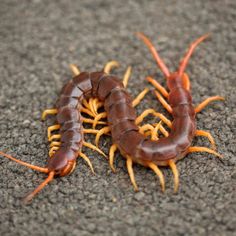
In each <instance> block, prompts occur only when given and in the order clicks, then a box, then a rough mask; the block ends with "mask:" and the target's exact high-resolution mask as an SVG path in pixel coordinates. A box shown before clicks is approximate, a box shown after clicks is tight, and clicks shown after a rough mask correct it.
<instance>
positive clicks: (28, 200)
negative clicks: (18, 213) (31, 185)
mask: <svg viewBox="0 0 236 236" xmlns="http://www.w3.org/2000/svg"><path fill="white" fill-rule="evenodd" d="M54 175H55V172H54V171H50V172H49V174H48V177H47V178H46V179H45V180H44V181H43V182H42V183H41V184H40V185H39V186H38V187H37V188H36V189H35V190H34V191H33V192H32V193H30V194H28V195H27V196H26V197H25V198H24V199H23V202H24V203H28V202H30V201H31V200H32V199H33V197H34V196H35V195H36V194H37V193H38V192H40V191H41V190H42V189H43V188H44V187H45V186H46V185H47V184H48V183H49V182H51V181H52V180H53V178H54Z"/></svg>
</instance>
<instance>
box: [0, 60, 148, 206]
mask: <svg viewBox="0 0 236 236" xmlns="http://www.w3.org/2000/svg"><path fill="white" fill-rule="evenodd" d="M118 65H119V64H118V62H117V61H110V62H108V63H107V64H106V65H105V67H104V69H103V70H102V71H99V72H91V73H90V72H81V73H80V70H79V68H78V67H77V66H75V65H74V64H71V65H70V67H71V70H72V71H73V73H74V77H73V78H72V79H71V80H70V81H69V82H68V83H67V84H66V85H65V86H64V87H63V89H62V91H61V95H60V97H59V99H58V101H57V103H56V106H55V107H56V108H53V109H47V110H45V111H44V112H43V113H42V120H43V121H45V119H46V117H47V116H49V115H56V124H55V125H52V126H50V127H48V130H47V136H48V141H49V142H50V150H49V157H50V158H49V159H48V163H47V165H46V167H40V166H36V165H32V164H30V163H27V162H24V161H21V160H19V159H17V158H15V157H13V156H11V155H9V154H6V153H4V152H0V155H2V156H4V157H6V158H8V159H11V160H12V161H15V162H17V163H19V164H21V165H23V166H26V167H28V168H31V169H33V170H36V171H39V172H43V173H45V174H47V175H48V177H47V178H46V179H45V180H44V181H43V182H42V183H41V184H40V185H39V186H38V187H37V188H35V190H34V191H32V192H31V193H29V194H28V195H27V196H26V197H24V198H23V202H24V203H29V202H30V201H31V200H32V199H33V197H34V196H35V195H36V194H37V193H38V192H40V191H41V190H42V189H43V188H44V187H45V186H46V185H47V184H48V183H49V182H51V181H52V180H53V179H54V178H55V176H59V177H63V176H66V175H69V174H70V173H72V172H73V170H74V168H75V166H76V160H77V158H79V157H81V158H83V159H84V160H85V161H86V162H87V164H88V165H89V167H90V169H91V171H92V172H93V173H94V169H93V165H92V163H91V161H90V159H89V157H88V156H87V155H85V154H84V153H83V152H82V147H83V146H85V147H88V148H91V149H93V150H95V151H97V152H99V153H100V154H102V155H103V156H105V157H106V154H105V153H104V152H103V151H101V150H100V149H99V148H97V147H96V146H95V145H93V144H92V143H88V142H86V141H85V140H84V134H87V133H88V134H97V133H98V132H99V131H98V130H96V129H86V128H84V127H83V123H94V122H96V124H106V122H104V121H96V120H95V121H94V120H92V119H89V118H86V117H85V116H86V114H87V115H90V116H92V117H95V116H96V114H97V109H98V108H99V107H100V106H102V105H103V103H101V102H99V100H100V101H104V100H106V99H107V97H109V95H110V94H109V93H110V90H117V91H122V95H123V97H124V99H127V100H128V101H131V97H130V96H129V94H128V93H127V92H126V91H125V89H124V87H123V83H127V81H128V79H129V76H130V71H131V68H130V67H128V69H127V71H126V73H125V75H124V79H123V83H122V82H121V81H120V80H119V79H118V78H117V77H116V76H114V75H111V74H110V70H111V69H112V68H113V67H117V66H118ZM121 88H122V89H121ZM147 92H148V89H144V91H142V92H141V93H140V94H139V95H138V96H137V98H136V99H135V100H133V106H135V105H137V104H138V103H139V101H140V100H141V99H142V98H143V97H144V96H145V94H146V93H147ZM113 95H114V94H113ZM111 101H112V100H111ZM82 114H85V115H82ZM58 130H59V134H55V131H58Z"/></svg>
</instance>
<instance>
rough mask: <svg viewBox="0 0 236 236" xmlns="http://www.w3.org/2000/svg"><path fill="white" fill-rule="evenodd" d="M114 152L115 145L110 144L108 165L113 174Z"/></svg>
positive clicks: (114, 170)
mask: <svg viewBox="0 0 236 236" xmlns="http://www.w3.org/2000/svg"><path fill="white" fill-rule="evenodd" d="M116 150H117V145H116V144H112V146H111V147H110V150H109V164H110V167H111V169H112V171H113V172H114V173H115V172H116V169H115V167H114V155H115V152H116Z"/></svg>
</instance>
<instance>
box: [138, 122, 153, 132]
mask: <svg viewBox="0 0 236 236" xmlns="http://www.w3.org/2000/svg"><path fill="white" fill-rule="evenodd" d="M147 130H149V131H153V130H154V127H153V126H152V125H150V124H145V125H143V126H140V127H139V133H141V134H145V131H147Z"/></svg>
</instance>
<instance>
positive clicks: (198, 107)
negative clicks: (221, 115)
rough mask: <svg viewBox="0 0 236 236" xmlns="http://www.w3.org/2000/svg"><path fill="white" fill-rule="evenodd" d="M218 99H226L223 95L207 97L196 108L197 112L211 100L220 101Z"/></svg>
mask: <svg viewBox="0 0 236 236" xmlns="http://www.w3.org/2000/svg"><path fill="white" fill-rule="evenodd" d="M218 100H221V101H224V100H225V99H224V98H223V97H221V96H214V97H210V98H207V99H206V100H204V101H203V102H202V103H200V104H199V105H198V106H197V107H196V108H195V112H196V113H198V112H200V111H201V110H202V109H203V108H204V107H205V106H207V105H208V104H209V103H210V102H213V101H218Z"/></svg>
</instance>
